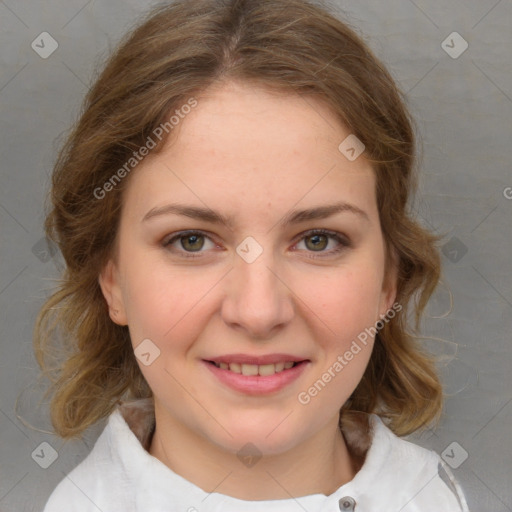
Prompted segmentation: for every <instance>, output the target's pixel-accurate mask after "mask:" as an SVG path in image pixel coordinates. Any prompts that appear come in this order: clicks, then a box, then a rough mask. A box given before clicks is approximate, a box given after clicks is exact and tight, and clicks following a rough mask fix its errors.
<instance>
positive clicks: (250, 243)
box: [223, 237, 293, 337]
mask: <svg viewBox="0 0 512 512" xmlns="http://www.w3.org/2000/svg"><path fill="white" fill-rule="evenodd" d="M236 252H237V255H236V256H235V259H234V268H233V271H232V272H230V279H231V284H230V286H229V292H228V296H227V297H225V304H224V307H223V315H224V319H225V321H226V322H228V323H231V324H237V325H238V326H241V327H243V328H245V329H246V330H247V331H248V332H250V334H251V335H252V336H255V337H256V336H266V335H268V333H269V332H270V331H271V330H273V329H274V328H275V327H276V326H278V325H283V324H285V323H286V322H288V321H289V320H290V319H291V318H292V316H293V306H292V303H291V296H290V292H289V290H288V288H287V287H286V286H285V285H284V284H283V281H282V280H281V279H283V277H281V276H280V274H281V273H282V270H281V269H282V266H281V265H280V262H279V260H278V258H276V257H275V252H274V250H273V248H272V247H271V246H270V245H268V246H264V245H263V243H262V244H260V243H259V242H258V241H257V240H256V239H255V238H253V237H247V238H246V239H244V240H243V241H242V242H241V243H240V244H239V245H238V247H237V249H236ZM283 280H284V279H283Z"/></svg>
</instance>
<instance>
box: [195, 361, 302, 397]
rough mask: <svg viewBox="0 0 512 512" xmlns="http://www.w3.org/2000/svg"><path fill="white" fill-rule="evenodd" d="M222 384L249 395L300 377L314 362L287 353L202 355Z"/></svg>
mask: <svg viewBox="0 0 512 512" xmlns="http://www.w3.org/2000/svg"><path fill="white" fill-rule="evenodd" d="M203 364H205V365H206V367H207V368H208V369H209V370H210V371H211V372H212V374H213V375H214V377H216V378H217V379H218V381H220V382H221V383H222V384H223V385H225V386H228V387H229V388H231V389H233V390H235V391H237V392H241V393H244V394H249V395H261V394H270V393H275V392H278V391H280V390H282V389H284V388H286V387H288V386H289V385H291V384H292V383H293V382H294V381H295V380H296V379H298V378H299V377H300V376H301V375H302V373H303V372H304V371H305V369H306V368H307V367H308V365H309V364H311V361H310V360H309V359H302V358H299V357H294V356H290V355H286V354H281V355H279V354H276V355H268V356H260V357H251V356H246V355H242V354H238V355H231V356H222V357H219V358H215V359H203Z"/></svg>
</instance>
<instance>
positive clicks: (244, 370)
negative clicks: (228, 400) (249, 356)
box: [206, 360, 307, 377]
mask: <svg viewBox="0 0 512 512" xmlns="http://www.w3.org/2000/svg"><path fill="white" fill-rule="evenodd" d="M206 362H207V363H209V364H212V365H214V366H216V367H217V368H220V369H221V370H227V371H230V372H233V373H238V374H241V375H245V376H246V377H250V376H256V375H259V376H260V377H268V376H270V375H274V374H276V373H281V372H284V371H285V370H289V369H290V368H294V367H295V366H297V365H299V364H302V363H305V362H307V361H306V360H304V361H285V362H280V363H269V364H259V365H258V364H247V363H226V362H216V361H206Z"/></svg>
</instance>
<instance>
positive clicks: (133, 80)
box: [34, 0, 442, 438]
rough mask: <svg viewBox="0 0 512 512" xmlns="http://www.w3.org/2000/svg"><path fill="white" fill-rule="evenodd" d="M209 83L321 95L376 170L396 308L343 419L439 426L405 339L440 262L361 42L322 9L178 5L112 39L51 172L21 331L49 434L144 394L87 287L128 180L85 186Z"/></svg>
mask: <svg viewBox="0 0 512 512" xmlns="http://www.w3.org/2000/svg"><path fill="white" fill-rule="evenodd" d="M223 80H237V81H241V82H245V83H251V84H255V85H261V86H263V87H266V88H270V89H274V90H280V91H283V92H287V93H290V94H303V95H309V96H312V97H315V98H317V99H318V100H321V101H324V102H326V103H327V105H328V106H329V107H330V108H331V109H332V112H333V113H335V115H336V116H337V118H338V119H339V121H340V122H341V123H343V125H345V126H346V127H348V128H349V129H350V131H351V133H353V134H355V135H356V136H357V137H358V138H359V139H360V140H361V141H362V142H363V143H364V145H365V147H366V149H365V153H364V155H365V157H366V158H367V159H368V160H369V161H370V162H372V164H373V168H374V171H375V175H376V183H377V185H376V196H377V205H378V210H379V216H380V221H381V227H382V232H383V235H384V239H385V241H386V247H387V255H386V256H387V257H386V268H387V269H388V270H389V268H390V267H389V265H390V264H391V258H390V256H391V254H392V252H394V253H395V254H396V256H397V265H398V279H397V297H396V301H397V302H399V303H400V304H401V305H402V306H403V309H402V310H401V311H400V312H399V313H398V312H397V314H396V316H395V317H394V318H393V319H392V320H390V321H389V322H387V323H385V325H384V327H383V328H382V329H381V330H380V331H379V332H378V334H377V336H376V342H375V345H374V349H373V352H372V355H371V358H370V362H369V364H368V367H367V369H366V371H365V373H364V375H363V377H362V380H361V382H360V383H359V385H358V387H357V388H356V390H355V391H354V393H353V395H352V397H351V399H350V400H349V401H348V402H347V403H346V404H345V405H344V406H343V408H342V415H343V414H345V417H347V418H348V417H350V412H351V411H363V412H367V413H377V414H379V415H380V416H381V417H383V418H385V419H386V420H387V421H388V424H389V426H390V428H391V429H392V430H393V431H394V432H395V433H397V434H398V435H404V434H408V433H411V432H413V431H414V430H417V429H418V428H421V427H423V426H426V425H427V424H429V423H430V422H431V421H432V420H434V419H436V418H438V416H439V413H440V410H441V405H442V391H441V386H440V383H439V380H438V377H437V375H436V372H435V369H434V365H433V362H432V360H431V359H430V358H429V357H428V356H427V355H426V354H425V353H423V352H422V350H421V349H420V346H419V344H418V341H417V340H416V339H415V334H416V333H417V331H418V329H419V325H420V320H421V317H422V314H423V310H424V308H425V306H426V304H427V301H428V300H429V298H430V296H431V294H432V292H433V291H434V289H435V287H436V286H437V283H438V280H439V276H440V258H439V253H438V249H437V247H436V242H437V241H438V237H436V236H434V235H433V234H431V233H429V232H427V231H426V230H425V229H423V228H422V227H421V225H420V224H419V223H417V222H416V220H415V219H414V216H413V215H412V214H411V211H410V210H411V204H410V202H411V199H412V197H413V196H414V193H415V191H416V170H415V169H416V166H417V164H416V157H415V154H416V149H415V146H416V142H415V136H414V130H413V123H412V120H411V117H410V115H409V112H408V109H407V107H406V102H405V99H404V95H403V94H402V93H401V91H400V90H399V89H398V88H397V85H396V84H395V82H394V80H393V79H392V77H391V76H390V74H389V72H388V71H387V70H386V69H385V67H384V66H383V65H382V64H381V63H380V61H379V60H378V59H377V58H376V57H375V56H374V55H373V53H372V52H371V51H370V49H369V47H368V46H367V44H366V43H365V42H364V41H363V40H362V39H361V38H360V37H359V36H358V35H357V34H356V32H355V31H354V30H353V29H351V28H350V27H349V26H348V24H347V23H345V22H342V21H341V20H339V19H338V17H337V16H335V15H334V14H331V13H330V9H329V8H328V7H326V6H325V5H322V6H321V5H317V4H316V3H313V2H312V1H306V0H177V1H175V2H173V3H172V4H170V5H165V6H161V7H158V8H157V9H156V10H154V11H152V12H151V13H150V15H149V16H148V17H147V18H146V19H145V20H144V21H143V22H142V23H141V24H140V25H139V26H138V27H136V28H135V29H134V30H133V31H132V32H130V33H129V34H128V35H127V36H126V37H125V39H124V40H123V41H122V42H121V43H120V44H119V46H118V48H117V50H116V51H115V53H114V54H113V55H112V56H111V57H110V59H109V60H108V62H107V63H106V66H105V67H104V69H103V71H102V72H101V74H100V75H99V77H98V78H97V80H96V82H95V83H94V85H93V87H92V88H91V89H90V90H89V92H88V94H87V96H86V98H85V102H84V105H83V109H82V112H81V115H80V117H79V120H78V121H77V123H76V125H75V127H74V128H73V130H72V132H71V133H70V134H69V136H68V137H67V140H66V142H65V144H64V145H63V147H62V149H61V151H60V153H59V156H58V158H57V162H56V164H55V168H54V172H53V177H52V188H51V210H50V211H49V213H48V215H47V218H46V223H45V229H46V234H47V237H48V238H49V239H50V240H52V241H53V242H55V243H56V244H57V245H58V247H59V248H60V251H61V253H62V255H63V258H64V260H65V265H66V267H65V269H64V272H63V276H62V280H61V284H60V286H59V288H58V290H57V291H55V293H54V294H53V295H52V296H51V297H50V298H49V299H48V300H47V301H46V303H45V304H44V305H43V307H42V309H41V311H40V313H39V316H38V318H37V321H36V327H35V335H34V347H35V354H36V357H37V361H38V363H39V365H40V366H41V368H42V370H43V373H44V374H45V375H47V376H48V377H49V378H50V380H51V383H52V384H51V387H50V389H49V390H48V393H50V394H51V397H52V400H51V408H50V410H51V419H52V423H53V426H54V428H55V431H56V432H57V433H58V434H59V435H60V436H61V437H63V438H72V437H76V436H79V435H80V434H81V433H82V432H83V431H84V430H85V429H86V428H87V427H89V426H90V425H92V424H94V423H96V422H97V421H98V420H100V419H102V418H105V417H107V416H108V415H109V414H110V413H111V412H112V410H113V408H114V407H115V405H116V403H117V402H118V400H119V399H122V398H123V399H124V398H139V397H140V398H142V397H150V396H152V392H151V390H150V388H149V386H148V384H147V383H146V381H145V379H144V377H143V375H142V373H141V372H140V369H139V366H138V365H137V361H136V358H135V356H134V353H133V348H132V345H131V342H130V338H129V333H128V328H127V327H126V326H119V325H117V324H115V323H114V322H112V321H111V319H110V317H109V312H108V307H107V304H106V301H105V299H104V297H103V294H102V292H101V289H100V286H99V283H98V277H99V274H100V272H101V270H102V268H103V267H104V265H105V264H106V262H107V261H108V259H109V257H111V255H112V254H113V249H114V244H115V240H116V234H117V228H118V225H119V217H120V207H121V204H122V203H121V202H122V192H123V189H124V188H125V187H126V183H127V182H128V179H129V177H126V178H125V179H124V180H122V181H121V182H120V183H119V184H117V185H116V186H114V187H112V188H113V189H112V190H110V191H109V192H108V193H106V194H105V195H104V197H103V198H102V199H98V198H97V195H96V194H95V193H94V191H95V190H97V189H98V187H101V186H102V185H103V184H104V183H106V182H107V181H108V180H109V179H111V177H112V175H113V174H114V173H115V172H116V170H117V169H119V168H121V167H122V166H123V165H124V164H125V163H126V162H127V161H128V160H129V159H130V158H131V156H132V154H133V152H134V151H137V150H138V149H140V147H142V146H143V145H144V144H145V143H146V141H147V138H148V137H149V136H151V134H152V133H153V132H154V130H155V128H157V127H158V126H159V125H161V123H163V122H165V121H167V120H168V117H169V112H173V111H174V110H175V109H177V108H179V107H180V106H181V105H183V104H185V103H186V102H187V100H188V99H189V98H190V97H193V96H197V95H199V94H200V93H201V92H202V91H205V90H206V89H207V88H208V87H209V86H211V85H214V84H217V83H219V82H220V81H223ZM165 140H166V138H165V137H164V138H163V139H162V142H161V143H160V144H159V145H158V146H157V147H156V148H155V149H153V150H152V151H153V152H158V150H159V149H161V147H162V145H163V143H164V142H165ZM340 142H341V141H340ZM133 172H137V171H136V170H134V171H133ZM410 308H412V311H413V313H414V315H413V316H414V325H413V326H412V327H409V323H410V322H408V319H407V318H408V315H407V313H408V311H409V309H410Z"/></svg>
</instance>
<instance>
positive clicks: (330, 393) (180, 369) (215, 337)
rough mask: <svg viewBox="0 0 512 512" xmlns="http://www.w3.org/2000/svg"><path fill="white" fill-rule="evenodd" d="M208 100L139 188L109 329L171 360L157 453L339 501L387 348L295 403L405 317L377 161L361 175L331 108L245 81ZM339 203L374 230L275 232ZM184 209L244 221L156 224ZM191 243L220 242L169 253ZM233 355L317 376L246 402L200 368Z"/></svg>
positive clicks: (203, 483)
mask: <svg viewBox="0 0 512 512" xmlns="http://www.w3.org/2000/svg"><path fill="white" fill-rule="evenodd" d="M197 99H198V106H197V107H196V108H195V109H193V110H192V111H191V113H189V114H188V115H187V116H186V118H185V119H184V120H182V121H181V123H180V125H179V127H177V129H176V131H175V132H173V134H172V135H173V136H172V138H170V139H169V140H168V141H167V143H166V146H165V147H164V150H163V151H162V152H160V153H158V154H154V155H150V156H148V157H147V158H146V159H145V160H144V161H143V162H142V163H141V164H139V166H138V167H137V169H136V170H134V171H133V173H132V175H131V176H130V181H129V183H128V186H127V188H126V190H125V192H124V197H123V208H122V212H121V222H120V226H119V231H118V233H117V240H116V242H117V244H116V251H115V254H114V255H113V257H112V259H111V260H110V261H109V262H108V264H107V265H106V266H105V268H104V269H103V271H102V273H101V276H100V285H101V287H102V290H103V294H104V296H105V299H106V300H107V302H108V304H109V306H110V311H111V317H112V319H113V321H115V322H116V323H118V324H120V325H128V326H129V331H130V335H131V339H132V344H133V346H134V348H135V347H137V346H138V345H139V344H140V343H141V342H142V340H144V339H148V338H149V339H150V340H151V341H152V343H154V344H155V345H156V346H157V347H158V349H159V350H160V355H159V357H157V358H156V359H155V360H154V361H153V362H152V363H151V364H150V365H148V366H145V365H143V364H141V362H140V361H138V362H139V366H140V369H141V371H142V373H143V374H144V377H145V378H146V380H147V382H148V383H149V385H150V387H151V389H152V391H153V393H154V397H155V416H156V431H155V434H154V436H153V439H152V442H151V446H150V449H149V452H150V453H151V454H152V455H153V456H155V457H156V458H158V459H160V460H161V461H162V462H163V463H164V464H166V465H167V466H168V467H170V468H171V469H172V470H173V471H175V472H176V473H178V474H179V475H181V476H183V477H184V478H186V479H188V480H189V481H191V482H193V483H195V484H196V485H198V486H199V487H201V488H202V489H203V490H205V491H207V492H213V491H215V492H218V493H222V494H226V495H230V496H233V497H236V498H239V499H246V500H264V499H286V498H290V496H305V495H309V494H316V493H321V494H325V495H329V494H331V493H332V492H334V491H335V490H336V489H337V488H338V487H340V486H341V485H342V484H344V483H346V482H348V481H350V480H351V479H352V478H353V477H354V475H355V474H356V472H357V471H358V469H359V468H360V461H357V460H355V459H354V458H352V457H351V455H350V454H349V452H348V450H347V446H346V443H345V440H344V438H343V435H342V434H341V432H340V431H339V429H338V416H339V410H340V408H341V407H342V405H343V404H344V403H345V401H346V400H347V399H348V398H349V396H350V394H351V393H352V392H353V390H354V389H355V388H356V386H357V384H358V383H359V381H360V379H361V377H362V375H363V373H364V370H365V368H366V366H367V363H368V360H369V357H370V355H371V349H372V346H373V341H374V340H373V339H370V340H369V343H368V345H367V347H363V349H362V350H361V352H359V353H358V354H357V355H355V356H354V358H353V359H352V360H351V361H350V362H349V364H347V365H346V366H345V367H344V368H343V370H342V371H341V372H339V373H337V374H336V377H335V378H333V379H332V380H331V381H330V382H329V383H328V384H327V385H326V386H325V387H324V388H323V389H322V391H321V392H319V393H318V395H317V396H315V397H313V398H312V399H311V401H310V402H309V403H308V404H307V405H303V404H301V403H299V401H298V399H297V396H298V394H299V393H300V392H302V391H307V389H308V388H309V387H310V386H311V385H312V384H313V383H314V382H315V381H317V380H318V379H319V378H321V376H322V374H323V373H324V372H326V371H327V369H328V368H329V367H332V365H333V364H334V362H335V361H336V360H337V357H338V355H342V354H344V353H345V352H346V351H347V350H348V349H349V347H350V345H351V343H352V341H353V340H355V339H356V338H357V335H358V334H359V333H361V332H362V331H364V329H365V328H367V327H370V326H374V325H375V323H376V321H377V320H379V319H380V318H381V317H382V316H383V315H385V314H386V311H387V310H388V309H389V308H391V306H392V304H393V302H394V299H395V295H396V272H395V271H394V268H393V269H391V270H390V271H388V272H385V245H384V239H383V235H382V231H381V228H380V222H379V214H378V209H377V201H376V195H375V176H374V171H373V169H372V167H371V165H370V164H369V163H368V161H367V160H365V158H364V156H360V157H359V158H357V159H356V160H355V161H353V162H350V161H349V160H348V159H347V158H345V156H344V155H343V154H342V153H341V152H340V151H339V150H338V146H339V144H340V143H341V142H342V141H343V140H344V139H345V138H346V137H347V136H348V135H349V134H350V131H349V130H348V129H347V128H346V127H344V126H342V125H341V124H340V123H339V121H338V120H337V118H336V117H334V114H333V113H332V112H331V111H330V110H329V108H328V107H327V106H326V105H325V104H323V103H321V102H320V101H319V100H317V99H314V98H306V97H300V96H296V95H293V94H291V93H287V94H284V95H283V94H277V93H273V92H271V91H269V90H266V89H263V88H259V87H254V86H250V85H247V84H241V83H235V82H227V83H222V84H219V85H217V86H215V87H214V88H211V89H209V90H208V91H206V92H205V93H204V94H202V95H200V96H198V97H197ZM339 201H344V202H346V203H350V204H351V205H354V206H356V207H357V208H359V209H361V210H363V211H364V212H365V213H366V215H367V218H365V217H364V216H363V215H358V214H356V213H353V212H351V211H343V212H340V213H337V214H335V215H333V216H331V217H329V218H326V219H320V220H318V219H317V220H308V221H305V222H302V223H300V224H297V225H290V226H285V227H283V226H281V225H280V224H279V221H280V220H282V219H283V217H284V216H285V215H286V214H288V213H289V212H290V211H291V210H296V209H307V208H312V207H316V206H322V205H324V206H325V205H326V204H331V203H336V202H339ZM178 202H179V203H182V204H187V205H193V206H198V207H205V206H207V207H208V208H210V209H212V210H215V211H218V212H221V213H222V214H224V215H226V216H230V215H233V222H234V224H233V226H232V227H231V228H228V227H227V226H225V225H223V224H213V223H210V222H206V221H204V220H195V219H192V218H188V217H184V216H177V215H173V214H166V215H158V216H154V217H153V218H151V219H149V220H146V221H143V220H142V219H143V217H144V216H145V215H146V214H147V213H148V212H149V211H150V210H152V209H153V208H155V207H161V206H164V205H167V204H169V203H178ZM189 229H190V230H196V229H197V230H201V231H204V232H206V234H207V235H208V236H209V238H208V237H205V238H201V237H200V238H199V240H198V241H197V240H196V241H195V242H194V240H192V244H190V243H189V244H188V245H187V240H188V238H187V237H186V236H185V237H183V238H181V239H177V240H175V241H174V242H173V243H172V245H167V246H166V245H165V243H166V242H168V241H169V239H170V238H171V236H170V235H175V234H176V233H178V232H180V231H183V230H189ZM311 229H328V230H332V231H335V232H338V233H340V235H341V236H342V237H344V239H348V241H349V243H350V245H349V246H344V245H343V244H342V243H340V242H338V241H337V240H335V239H334V238H330V237H327V238H323V237H320V239H318V238H317V239H315V237H314V235H311V234H310V235H308V234H307V231H308V230H311ZM248 236H251V237H253V238H254V239H255V240H256V241H257V243H258V244H259V246H261V248H262V249H263V252H262V254H261V255H260V256H259V257H258V258H257V259H256V260H255V261H254V262H252V263H248V262H247V261H245V260H244V259H243V258H241V257H240V256H239V255H238V254H237V252H236V248H237V246H238V245H239V244H240V243H241V242H242V241H243V240H244V239H245V238H246V237H248ZM314 242H317V243H316V244H315V243H314ZM183 244H185V245H183ZM194 244H195V245H194ZM201 244H203V245H202V246H201ZM198 247H199V252H194V248H198ZM339 247H341V249H342V250H341V251H340V252H339V253H337V254H334V253H333V251H334V249H336V248H339ZM187 250H188V253H187ZM187 254H193V255H197V254H199V255H200V256H199V257H198V258H195V259H192V258H186V255H187ZM315 256H316V258H315ZM229 353H244V354H251V355H262V354H269V353H290V354H295V355H299V356H301V357H302V358H304V359H309V360H310V363H309V364H308V366H307V368H306V369H305V371H304V372H303V373H302V374H301V376H300V377H299V378H298V379H297V380H295V381H294V382H292V383H291V384H290V385H288V386H287V387H286V388H284V389H282V390H280V391H277V392H275V393H273V394H272V395H269V396H248V395H246V394H243V393H241V392H238V391H234V390H232V389H230V388H228V387H226V386H225V385H223V384H222V383H220V382H219V381H218V380H217V378H216V377H215V376H214V375H212V373H211V372H210V371H209V370H208V369H207V368H206V367H205V365H204V363H203V362H202V359H212V358H213V357H214V356H219V355H222V354H229ZM248 442H250V443H252V444H253V445H255V446H256V447H257V449H258V450H259V452H260V453H261V454H262V458H261V459H260V460H259V461H258V462H257V463H256V464H254V465H253V466H251V467H248V466H246V465H244V464H242V463H241V461H240V460H239V458H238V457H237V452H238V451H239V450H240V449H241V447H242V446H244V445H245V444H246V443H248Z"/></svg>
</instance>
